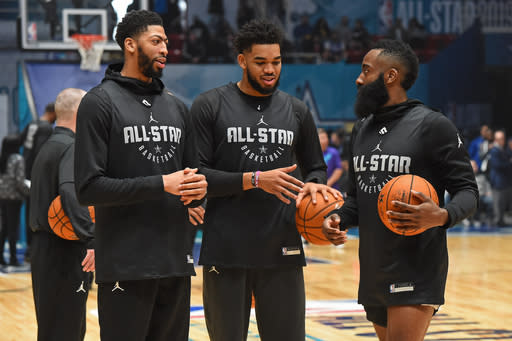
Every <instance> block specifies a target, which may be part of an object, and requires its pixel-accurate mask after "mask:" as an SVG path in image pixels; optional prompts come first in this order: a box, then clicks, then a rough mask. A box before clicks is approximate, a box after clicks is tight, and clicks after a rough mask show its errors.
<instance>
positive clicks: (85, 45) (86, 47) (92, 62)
mask: <svg viewBox="0 0 512 341" xmlns="http://www.w3.org/2000/svg"><path fill="white" fill-rule="evenodd" d="M71 38H72V39H74V40H76V41H77V42H78V44H79V45H78V52H80V58H81V63H80V69H81V70H89V71H94V72H98V71H100V68H101V67H100V63H101V56H102V55H103V48H104V47H105V41H106V38H105V37H104V36H102V35H101V34H79V33H76V34H73V35H72V36H71Z"/></svg>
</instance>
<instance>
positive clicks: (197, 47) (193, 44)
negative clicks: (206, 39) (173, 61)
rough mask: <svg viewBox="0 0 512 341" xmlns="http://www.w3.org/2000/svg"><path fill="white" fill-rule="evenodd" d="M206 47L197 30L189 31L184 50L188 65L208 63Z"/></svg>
mask: <svg viewBox="0 0 512 341" xmlns="http://www.w3.org/2000/svg"><path fill="white" fill-rule="evenodd" d="M206 54H207V53H206V45H205V44H204V43H203V42H202V41H201V38H200V35H199V34H198V30H197V29H192V30H189V31H188V33H187V38H186V40H185V46H184V48H183V58H184V61H185V62H186V63H194V64H197V63H204V62H206Z"/></svg>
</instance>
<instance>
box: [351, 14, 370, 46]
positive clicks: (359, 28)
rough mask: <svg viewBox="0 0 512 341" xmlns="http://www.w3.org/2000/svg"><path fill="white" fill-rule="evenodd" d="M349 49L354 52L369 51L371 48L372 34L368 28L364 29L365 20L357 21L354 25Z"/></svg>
mask: <svg viewBox="0 0 512 341" xmlns="http://www.w3.org/2000/svg"><path fill="white" fill-rule="evenodd" d="M349 47H350V49H354V50H367V49H368V48H370V34H369V33H368V30H367V29H366V27H364V23H363V20H361V19H357V20H356V21H355V23H354V28H353V29H352V36H351V38H350V44H349Z"/></svg>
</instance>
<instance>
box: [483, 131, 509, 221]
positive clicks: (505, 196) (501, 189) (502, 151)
mask: <svg viewBox="0 0 512 341" xmlns="http://www.w3.org/2000/svg"><path fill="white" fill-rule="evenodd" d="M505 141H506V139H505V131H503V130H496V132H495V133H494V145H493V147H492V148H491V150H490V152H489V154H490V160H489V176H490V182H491V187H492V198H493V203H494V222H495V223H496V225H497V226H499V227H503V226H505V220H504V216H505V212H506V211H507V209H511V208H512V153H511V152H510V151H509V150H508V149H507V147H506V145H505Z"/></svg>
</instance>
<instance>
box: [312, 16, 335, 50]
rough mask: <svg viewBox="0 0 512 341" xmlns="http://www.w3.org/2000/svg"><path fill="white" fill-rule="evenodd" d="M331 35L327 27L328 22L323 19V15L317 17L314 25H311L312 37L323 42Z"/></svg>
mask: <svg viewBox="0 0 512 341" xmlns="http://www.w3.org/2000/svg"><path fill="white" fill-rule="evenodd" d="M330 36H331V29H330V28H329V23H328V22H327V20H325V18H324V17H320V18H318V19H317V21H316V23H315V26H313V38H315V37H316V38H318V40H319V41H320V42H321V44H322V45H323V43H324V42H325V41H326V40H327V39H329V37H330Z"/></svg>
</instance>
